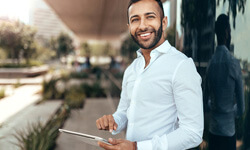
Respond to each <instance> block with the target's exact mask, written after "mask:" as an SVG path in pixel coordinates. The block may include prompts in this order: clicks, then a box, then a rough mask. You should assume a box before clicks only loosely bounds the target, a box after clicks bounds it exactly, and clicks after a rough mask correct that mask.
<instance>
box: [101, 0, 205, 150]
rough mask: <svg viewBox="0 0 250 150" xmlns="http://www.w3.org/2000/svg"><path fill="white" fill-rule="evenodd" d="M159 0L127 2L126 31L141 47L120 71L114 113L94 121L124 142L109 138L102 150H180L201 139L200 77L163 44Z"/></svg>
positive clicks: (163, 22) (181, 56) (183, 58)
mask: <svg viewBox="0 0 250 150" xmlns="http://www.w3.org/2000/svg"><path fill="white" fill-rule="evenodd" d="M167 23H168V21H167V17H164V12H163V7H162V3H161V1H160V0H131V2H130V3H129V6H128V28H129V30H130V34H131V36H132V38H133V39H134V41H135V42H136V43H137V44H138V45H139V46H140V47H141V48H140V49H139V50H138V51H137V55H138V57H137V58H136V59H135V60H134V61H133V63H132V64H131V65H130V66H129V67H128V68H127V69H126V71H125V73H124V78H123V83H122V92H121V99H120V103H119V106H118V109H117V111H116V112H115V113H114V114H113V115H105V116H103V117H101V118H99V119H98V120H97V121H96V126H97V128H98V129H100V130H109V131H110V132H112V134H117V133H119V132H121V131H122V130H123V129H125V128H127V132H126V140H124V139H118V140H117V139H109V142H110V143H111V144H112V146H110V145H107V144H104V143H101V142H99V143H98V144H99V146H100V147H103V148H104V149H110V150H113V149H122V150H133V149H138V150H151V149H154V150H156V149H157V150H158V149H164V150H165V149H168V150H183V149H188V148H192V147H195V146H197V145H199V144H200V142H201V141H202V133H203V105H202V91H201V78H200V76H199V75H198V73H197V71H196V68H195V65H194V63H193V61H192V59H190V58H187V57H186V56H185V55H184V54H182V53H181V52H179V51H177V50H176V49H175V48H174V47H171V45H170V44H169V43H168V41H165V39H164V37H163V32H164V30H165V29H166V27H167Z"/></svg>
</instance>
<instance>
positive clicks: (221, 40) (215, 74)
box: [204, 14, 244, 150]
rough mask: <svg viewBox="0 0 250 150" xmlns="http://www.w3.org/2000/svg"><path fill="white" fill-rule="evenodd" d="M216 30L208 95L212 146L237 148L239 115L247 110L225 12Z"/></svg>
mask: <svg viewBox="0 0 250 150" xmlns="http://www.w3.org/2000/svg"><path fill="white" fill-rule="evenodd" d="M215 33H216V36H217V42H218V46H217V47H216V51H215V53H214V55H213V57H212V59H211V60H210V63H209V66H208V69H207V77H206V78H207V79H206V88H205V94H204V96H205V99H204V100H205V105H207V106H210V110H211V114H210V125H209V149H210V150H236V137H235V117H236V116H241V115H242V114H243V112H244V98H243V84H242V77H241V68H240V64H239V62H238V61H237V60H236V59H235V58H234V57H233V56H232V55H231V54H230V52H229V48H230V42H231V29H230V24H229V17H228V16H226V15H225V14H222V15H220V16H219V17H218V19H217V21H216V23H215ZM209 96H210V97H209ZM235 98H236V102H237V104H235ZM209 99H211V100H210V101H209ZM208 104H209V105H208Z"/></svg>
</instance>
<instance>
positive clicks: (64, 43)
mask: <svg viewBox="0 0 250 150" xmlns="http://www.w3.org/2000/svg"><path fill="white" fill-rule="evenodd" d="M56 41H57V46H56V50H57V56H58V57H61V56H62V55H64V56H65V55H67V54H69V53H70V52H73V50H74V46H73V40H72V39H71V37H70V36H69V35H68V34H66V33H63V32H62V33H60V34H59V36H58V37H57V40H56Z"/></svg>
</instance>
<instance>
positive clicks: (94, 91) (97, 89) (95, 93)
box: [80, 82, 106, 97]
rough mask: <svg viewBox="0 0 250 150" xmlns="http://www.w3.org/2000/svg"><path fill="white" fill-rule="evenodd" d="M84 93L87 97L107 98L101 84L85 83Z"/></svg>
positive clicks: (82, 86)
mask: <svg viewBox="0 0 250 150" xmlns="http://www.w3.org/2000/svg"><path fill="white" fill-rule="evenodd" d="M80 87H81V89H82V91H83V92H84V93H85V94H86V96H87V97H105V96H106V95H105V91H104V89H103V88H102V87H101V85H100V83H99V82H95V83H94V84H93V85H89V84H86V83H83V84H82V85H81V86H80Z"/></svg>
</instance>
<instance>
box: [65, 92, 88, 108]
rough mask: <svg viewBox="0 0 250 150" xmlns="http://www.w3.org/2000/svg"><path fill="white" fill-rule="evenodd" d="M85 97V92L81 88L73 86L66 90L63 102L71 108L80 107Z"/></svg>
mask: <svg viewBox="0 0 250 150" xmlns="http://www.w3.org/2000/svg"><path fill="white" fill-rule="evenodd" d="M85 97H86V96H85V93H84V92H83V91H82V89H81V88H79V87H74V88H70V89H69V90H68V91H67V92H66V96H65V102H66V104H67V105H68V106H69V107H70V108H71V109H74V108H82V107H83V104H84V99H85Z"/></svg>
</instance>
